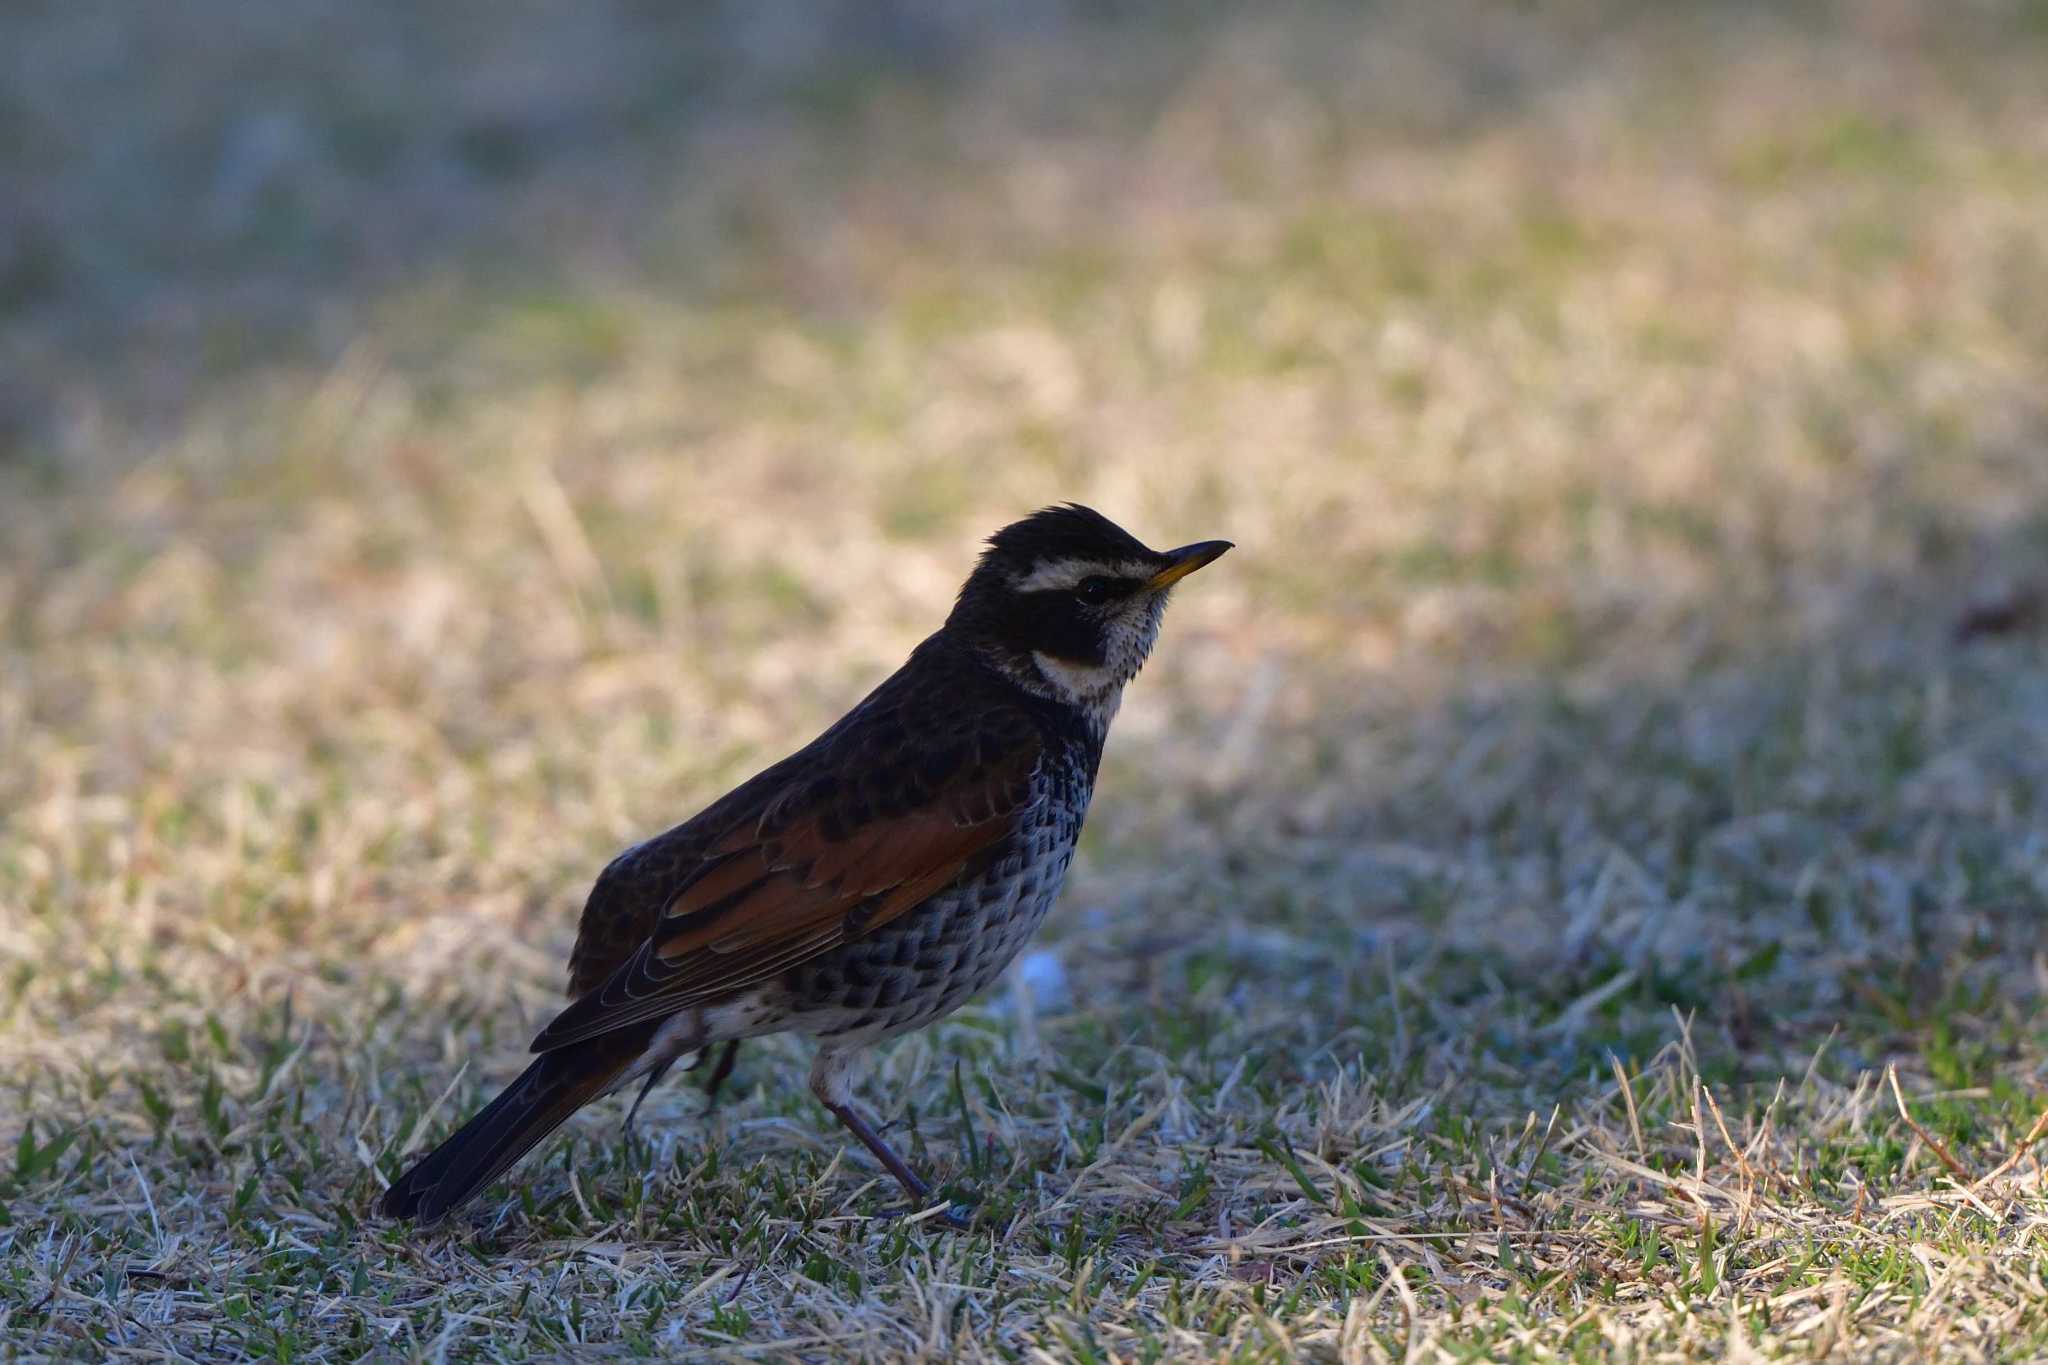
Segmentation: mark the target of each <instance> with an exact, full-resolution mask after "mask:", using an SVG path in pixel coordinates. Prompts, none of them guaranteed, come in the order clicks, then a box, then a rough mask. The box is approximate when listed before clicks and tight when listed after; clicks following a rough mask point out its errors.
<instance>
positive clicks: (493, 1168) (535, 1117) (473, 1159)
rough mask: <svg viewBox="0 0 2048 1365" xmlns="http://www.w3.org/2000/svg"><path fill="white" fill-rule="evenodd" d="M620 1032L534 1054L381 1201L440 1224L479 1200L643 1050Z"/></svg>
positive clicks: (394, 1214) (390, 1211)
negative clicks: (619, 1035) (629, 1043)
mask: <svg viewBox="0 0 2048 1365" xmlns="http://www.w3.org/2000/svg"><path fill="white" fill-rule="evenodd" d="M622 1041H624V1040H621V1039H619V1038H617V1037H616V1036H615V1035H614V1036H600V1037H596V1038H592V1039H590V1040H589V1041H588V1042H586V1043H584V1044H582V1045H581V1046H575V1047H566V1048H562V1049H560V1050H558V1051H555V1052H549V1053H545V1054H543V1055H542V1056H540V1057H537V1058H535V1059H534V1063H533V1065H532V1066H529V1067H528V1068H526V1070H525V1072H524V1073H523V1074H522V1075H521V1076H520V1077H519V1079H518V1080H516V1081H514V1082H512V1084H511V1085H509V1086H507V1087H505V1090H504V1092H503V1093H502V1094H500V1095H499V1096H498V1098H496V1099H494V1100H492V1101H491V1102H490V1103H489V1104H487V1105H485V1106H484V1107H483V1108H482V1109H480V1110H478V1111H477V1114H476V1116H475V1117H474V1118H472V1119H470V1121H469V1122H468V1123H465V1124H463V1125H462V1127H461V1128H460V1129H459V1130H458V1131H457V1132H456V1133H455V1135H454V1136H453V1137H451V1138H449V1139H448V1140H447V1141H446V1142H444V1143H442V1144H441V1145H440V1146H439V1147H436V1148H435V1149H434V1150H433V1151H431V1152H429V1153H428V1154H427V1155H426V1156H425V1157H424V1158H422V1159H421V1160H420V1161H419V1162H418V1164H416V1165H414V1166H413V1168H412V1169H411V1170H409V1171H407V1172H406V1173H405V1174H404V1175H402V1176H400V1177H399V1178H398V1179H397V1181H395V1182H394V1183H393V1184H392V1186H391V1188H390V1189H388V1190H386V1191H385V1192H384V1199H383V1202H382V1204H381V1205H380V1207H381V1208H382V1209H383V1211H384V1214H385V1216H386V1217H389V1218H413V1219H417V1220H418V1221H420V1222H422V1223H433V1222H437V1221H439V1220H440V1219H442V1218H445V1217H446V1216H447V1215H448V1214H450V1213H452V1212H454V1211H455V1210H456V1209H458V1208H460V1207H461V1206H462V1205H463V1204H465V1203H467V1202H469V1200H470V1199H472V1198H474V1197H475V1196H476V1194H477V1192H478V1191H479V1190H481V1189H483V1187H484V1186H486V1185H488V1184H490V1183H491V1182H492V1181H493V1180H495V1179H497V1178H498V1176H499V1175H501V1174H503V1173H504V1171H505V1170H506V1169H507V1168H508V1167H510V1166H511V1165H512V1163H513V1162H515V1161H517V1160H519V1158H521V1157H523V1156H525V1155H526V1154H527V1153H528V1152H530V1151H532V1150H533V1148H534V1146H535V1145H536V1144H537V1143H539V1142H540V1140H541V1139H542V1138H544V1137H546V1136H547V1135H548V1134H549V1133H552V1132H554V1131H555V1129H557V1128H559V1127H561V1126H562V1123H563V1121H564V1120H566V1119H567V1118H568V1117H569V1116H570V1115H571V1114H573V1113H575V1112H576V1111H577V1110H578V1109H581V1108H582V1107H583V1106H584V1105H586V1104H588V1103H590V1101H592V1100H594V1099H596V1098H597V1097H598V1096H600V1095H602V1094H604V1093H605V1092H606V1091H608V1090H610V1089H611V1088H612V1086H613V1085H615V1084H617V1082H618V1080H619V1078H620V1077H621V1076H622V1075H623V1074H624V1073H625V1071H626V1069H627V1068H628V1067H629V1066H631V1065H632V1063H633V1061H634V1060H635V1058H637V1057H638V1055H639V1053H640V1051H641V1048H638V1047H621V1046H619V1044H620V1042H622Z"/></svg>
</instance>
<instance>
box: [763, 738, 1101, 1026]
mask: <svg viewBox="0 0 2048 1365" xmlns="http://www.w3.org/2000/svg"><path fill="white" fill-rule="evenodd" d="M1052 766H1055V769H1056V770H1055V772H1054V773H1053V774H1052V775H1051V776H1050V777H1048V778H1047V779H1045V780H1044V782H1043V793H1042V795H1041V796H1040V797H1039V799H1037V800H1035V801H1033V802H1032V803H1031V804H1030V805H1029V806H1028V807H1027V808H1026V812H1025V814H1024V816H1023V817H1022V819H1021V820H1020V821H1019V823H1018V827H1017V829H1016V831H1015V832H1014V833H1013V834H1011V835H1010V837H1009V838H1007V839H1005V840H1004V841H1003V842H1002V843H1001V844H1000V845H998V846H997V847H996V849H995V850H994V851H993V853H992V856H991V857H990V858H989V859H988V860H987V861H986V862H985V863H984V864H983V865H982V866H981V868H980V869H979V871H978V873H977V874H976V875H975V876H973V877H972V878H971V879H970V880H966V881H963V882H960V883H956V884H955V885H953V886H951V887H948V888H947V889H946V890H945V891H942V892H940V893H939V894H938V895H936V896H933V897H932V898H931V899H930V900H928V901H926V902H925V903H924V904H922V905H920V906H918V907H917V908H916V909H914V910H912V911H910V912H909V913H907V914H905V915H904V916H903V917H902V918H901V919H899V920H896V921H895V922H893V923H891V924H886V925H884V926H882V927H881V928H879V929H876V930H875V931H874V932H872V933H870V934H868V935H867V936H866V937H864V938H861V939H858V940H856V941H855V942H852V943H849V944H846V945H845V946H844V947H841V948H836V949H834V950H833V951H831V952H829V953H825V954H822V955H820V956H818V957H816V958H813V959H811V960H810V961H809V962H806V963H803V964H802V965H801V966H798V967H795V968H792V969H791V970H790V972H789V974H788V975H787V976H786V977H785V978H784V979H783V985H784V989H785V990H786V991H787V992H788V1005H789V1008H790V1009H791V1011H792V1013H793V1015H794V1016H795V1017H794V1018H793V1019H792V1020H791V1023H790V1027H792V1028H794V1029H796V1030H797V1031H799V1032H803V1033H809V1034H813V1035H816V1036H819V1037H830V1038H836V1039H859V1040H866V1041H873V1040H878V1039H882V1038H887V1037H890V1036H892V1035H894V1034H897V1033H902V1032H905V1031H906V1030H909V1029H914V1028H918V1027H920V1026H922V1025H924V1024H927V1023H930V1022H931V1021H932V1020H934V1019H937V1018H940V1017H941V1016H943V1015H946V1014H950V1013H951V1012H952V1011H954V1010H956V1009H958V1008H959V1007H960V1006H961V1005H962V1004H965V1003H966V1002H967V1000H969V999H970V998H971V997H973V996H974V995H975V994H976V993H977V992H979V991H982V990H985V989H987V988H988V987H989V986H990V985H992V984H993V983H994V982H995V980H996V978H997V977H999V976H1001V975H1002V973H1003V969H1004V968H1005V967H1008V966H1009V965H1010V963H1011V961H1012V960H1014V959H1015V958H1016V956H1017V954H1018V953H1019V952H1021V951H1022V950H1023V948H1024V945H1025V943H1026V942H1027V941H1029V939H1030V938H1031V935H1032V933H1033V932H1034V931H1035V930H1036V929H1037V928H1038V924H1039V921H1040V920H1042V919H1044V918H1045V912H1046V911H1047V910H1049V909H1051V908H1052V904H1053V902H1054V901H1056V900H1058V899H1059V894H1060V889H1061V887H1062V886H1063V885H1064V884H1065V882H1066V876H1067V865H1068V864H1069V863H1071V862H1072V861H1073V857H1074V844H1075V842H1076V841H1077V840H1078V839H1079V838H1080V835H1081V821H1082V818H1083V817H1084V816H1085V815H1086V814H1087V812H1088V796H1089V788H1090V786H1091V785H1092V783H1091V782H1090V780H1089V779H1090V778H1091V777H1092V773H1091V772H1090V771H1089V767H1090V766H1092V765H1086V764H1085V763H1083V762H1079V761H1075V762H1062V763H1059V764H1057V765H1052Z"/></svg>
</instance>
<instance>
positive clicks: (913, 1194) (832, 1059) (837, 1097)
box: [811, 1051, 968, 1232]
mask: <svg viewBox="0 0 2048 1365" xmlns="http://www.w3.org/2000/svg"><path fill="white" fill-rule="evenodd" d="M851 1061H852V1059H851V1057H849V1056H848V1055H847V1054H845V1053H841V1052H829V1051H821V1052H819V1053H818V1058H817V1061H816V1062H815V1063H813V1065H812V1066H811V1093H812V1094H814V1095H816V1096H817V1097H818V1102H819V1103H820V1104H822V1105H824V1106H825V1107H826V1108H827V1109H829V1110H831V1111H832V1117H834V1118H836V1119H838V1120H839V1121H840V1122H841V1123H843V1124H845V1125H846V1130H847V1131H848V1132H850V1133H852V1134H853V1135H854V1136H855V1137H857V1138H859V1139H860V1144H861V1146H863V1147H865V1148H867V1149H868V1150H869V1151H870V1152H872V1153H874V1157H875V1160H877V1161H879V1162H881V1163H882V1166H883V1168H884V1169H886V1170H887V1171H888V1172H889V1174H890V1175H893V1176H895V1177H896V1182H897V1183H898V1184H900V1185H901V1186H903V1189H904V1192H905V1193H907V1194H908V1195H909V1196H910V1199H911V1202H912V1203H913V1204H916V1205H917V1206H918V1207H919V1208H926V1207H929V1206H930V1204H931V1202H932V1187H931V1186H930V1185H927V1184H926V1183H925V1182H924V1180H923V1179H922V1178H921V1177H920V1176H919V1175H918V1173H917V1172H916V1171H913V1170H911V1169H910V1164H909V1163H908V1162H906V1161H905V1160H904V1159H903V1158H902V1157H900V1156H898V1155H896V1149H895V1148H893V1147H891V1146H890V1145H889V1143H888V1141H887V1139H885V1138H884V1137H883V1136H882V1135H881V1134H880V1133H879V1132H877V1131H876V1130H875V1126H874V1125H873V1124H871V1123H869V1122H868V1121H867V1120H866V1119H864V1118H862V1117H861V1114H860V1111H859V1110H857V1109H855V1108H854V1107H853V1095H852V1091H851V1087H850V1085H849V1082H848V1076H847V1073H848V1071H849V1070H850V1063H851ZM934 1221H936V1222H939V1223H943V1224H944V1225H945V1226H947V1227H949V1228H952V1229H953V1230H955V1231H956V1232H964V1231H966V1230H967V1227H968V1223H967V1220H966V1219H964V1218H962V1217H961V1216H960V1215H959V1214H957V1213H955V1212H954V1211H953V1210H952V1209H951V1208H948V1209H946V1210H945V1212H943V1213H941V1214H939V1215H937V1217H936V1218H935V1219H934Z"/></svg>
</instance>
